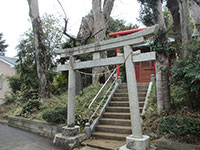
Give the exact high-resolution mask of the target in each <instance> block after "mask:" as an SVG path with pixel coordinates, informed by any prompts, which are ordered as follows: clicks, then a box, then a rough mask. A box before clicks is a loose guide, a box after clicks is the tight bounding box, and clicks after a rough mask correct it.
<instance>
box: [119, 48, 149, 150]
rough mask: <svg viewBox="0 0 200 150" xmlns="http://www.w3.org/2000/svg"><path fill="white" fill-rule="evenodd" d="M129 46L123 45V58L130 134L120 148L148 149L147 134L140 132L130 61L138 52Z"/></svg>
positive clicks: (133, 71) (134, 80)
mask: <svg viewBox="0 0 200 150" xmlns="http://www.w3.org/2000/svg"><path fill="white" fill-rule="evenodd" d="M131 54H132V48H131V47H130V46H125V47H124V58H125V60H126V62H125V66H126V78H127V81H128V82H127V86H128V97H129V105H130V113H131V126H132V135H130V136H127V137H126V145H124V146H122V147H121V148H120V150H148V149H149V136H147V135H143V134H142V124H141V118H140V111H139V100H138V91H137V82H136V75H135V67H134V63H133V61H132V55H137V54H140V53H137V52H135V53H133V54H132V55H131Z"/></svg>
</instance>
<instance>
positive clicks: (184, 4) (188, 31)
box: [178, 0, 192, 57]
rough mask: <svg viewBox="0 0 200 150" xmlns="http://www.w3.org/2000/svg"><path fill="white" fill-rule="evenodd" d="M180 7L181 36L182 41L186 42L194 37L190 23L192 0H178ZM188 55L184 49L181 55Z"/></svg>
mask: <svg viewBox="0 0 200 150" xmlns="http://www.w3.org/2000/svg"><path fill="white" fill-rule="evenodd" d="M178 2H179V9H180V24H181V37H182V43H186V42H188V41H189V40H191V39H192V28H191V24H190V8H189V7H190V6H189V5H190V1H189V0H178ZM186 55H187V53H186V51H185V50H182V55H181V57H185V56H186Z"/></svg>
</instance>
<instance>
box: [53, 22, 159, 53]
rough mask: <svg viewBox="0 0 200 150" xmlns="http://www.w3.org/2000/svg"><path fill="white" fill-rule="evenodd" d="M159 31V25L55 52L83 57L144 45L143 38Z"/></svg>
mask: <svg viewBox="0 0 200 150" xmlns="http://www.w3.org/2000/svg"><path fill="white" fill-rule="evenodd" d="M157 30H158V25H154V26H152V27H150V28H147V29H145V30H142V31H140V32H137V33H133V34H130V35H126V36H122V37H119V38H115V39H110V40H104V41H101V42H99V43H98V42H95V43H92V44H88V45H84V46H79V47H75V48H68V49H56V50H55V51H56V53H57V54H62V55H61V57H69V56H70V55H73V56H76V55H82V54H86V53H91V52H100V51H105V50H112V49H115V48H120V47H123V46H124V45H135V44H142V43H143V42H144V39H143V37H146V36H151V35H153V34H155V32H157Z"/></svg>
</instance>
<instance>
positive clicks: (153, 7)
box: [139, 0, 171, 115]
mask: <svg viewBox="0 0 200 150" xmlns="http://www.w3.org/2000/svg"><path fill="white" fill-rule="evenodd" d="M139 2H140V3H141V4H142V12H143V16H140V20H143V22H144V23H145V22H146V23H147V24H146V25H151V24H149V23H152V24H154V23H155V24H158V25H159V27H160V31H159V33H158V36H157V38H156V40H155V46H154V50H155V51H156V92H157V104H158V114H160V115H162V113H163V111H164V110H165V111H169V110H170V108H171V103H170V88H169V73H168V52H167V51H166V49H165V48H166V46H165V45H167V33H166V24H165V19H164V15H163V10H162V1H161V0H150V1H149V0H139ZM145 12H150V13H148V14H147V16H146V15H145ZM144 19H145V20H144ZM147 20H149V21H147Z"/></svg>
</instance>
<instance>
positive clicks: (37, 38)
mask: <svg viewBox="0 0 200 150" xmlns="http://www.w3.org/2000/svg"><path fill="white" fill-rule="evenodd" d="M27 1H28V5H29V16H30V18H31V22H32V27H33V32H34V49H35V52H36V68H37V76H38V85H39V90H38V92H39V98H40V99H41V100H45V99H46V98H47V97H48V90H47V89H48V88H47V58H46V47H45V42H44V33H43V30H42V24H41V20H40V16H39V7H38V0H27Z"/></svg>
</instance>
